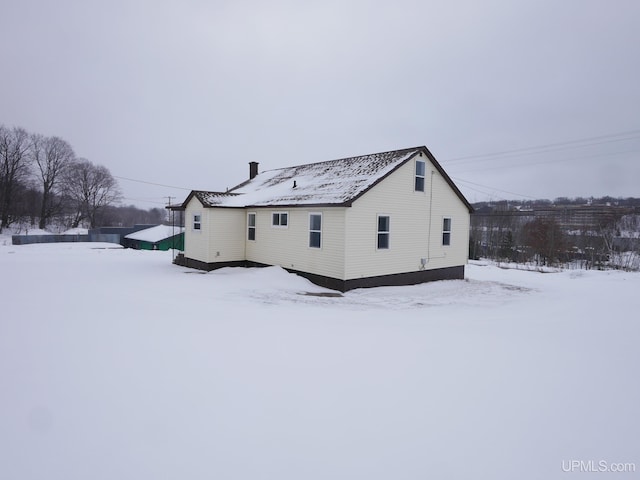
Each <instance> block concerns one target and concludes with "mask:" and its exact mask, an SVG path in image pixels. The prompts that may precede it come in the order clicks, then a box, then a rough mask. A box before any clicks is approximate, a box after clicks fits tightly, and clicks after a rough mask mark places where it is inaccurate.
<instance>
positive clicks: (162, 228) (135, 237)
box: [122, 225, 184, 250]
mask: <svg viewBox="0 0 640 480" xmlns="http://www.w3.org/2000/svg"><path fill="white" fill-rule="evenodd" d="M122 243H123V245H124V246H125V247H127V248H135V249H136V250H169V249H170V248H173V249H176V250H184V228H181V227H172V226H171V225H157V226H155V227H151V228H146V229H144V230H139V231H137V232H134V233H130V234H129V235H127V236H125V237H124V239H123V242H122Z"/></svg>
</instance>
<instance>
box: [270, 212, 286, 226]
mask: <svg viewBox="0 0 640 480" xmlns="http://www.w3.org/2000/svg"><path fill="white" fill-rule="evenodd" d="M271 225H272V226H273V227H286V226H288V225H289V214H288V213H287V212H274V213H272V214H271Z"/></svg>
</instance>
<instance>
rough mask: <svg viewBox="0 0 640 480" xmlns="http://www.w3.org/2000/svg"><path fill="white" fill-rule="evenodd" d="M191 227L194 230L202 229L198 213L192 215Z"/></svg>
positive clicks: (200, 217)
mask: <svg viewBox="0 0 640 480" xmlns="http://www.w3.org/2000/svg"><path fill="white" fill-rule="evenodd" d="M193 229H194V230H201V229H202V216H201V215H200V214H199V213H197V214H195V215H194V216H193Z"/></svg>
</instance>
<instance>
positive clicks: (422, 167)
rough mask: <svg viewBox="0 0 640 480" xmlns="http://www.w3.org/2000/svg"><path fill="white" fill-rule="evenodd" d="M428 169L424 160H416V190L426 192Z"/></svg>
mask: <svg viewBox="0 0 640 480" xmlns="http://www.w3.org/2000/svg"><path fill="white" fill-rule="evenodd" d="M426 171H427V166H426V163H425V162H424V160H416V183H415V190H416V192H424V177H425V173H426Z"/></svg>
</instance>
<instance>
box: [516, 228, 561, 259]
mask: <svg viewBox="0 0 640 480" xmlns="http://www.w3.org/2000/svg"><path fill="white" fill-rule="evenodd" d="M523 233H524V238H525V242H526V244H527V245H528V246H530V247H531V248H532V250H533V252H534V253H535V254H536V256H537V258H538V263H540V264H542V265H547V264H553V263H555V262H556V261H558V260H559V259H560V256H561V255H562V252H563V251H564V249H565V238H564V235H563V233H562V231H561V230H560V226H559V225H558V223H557V222H556V221H555V220H554V219H552V218H543V217H539V218H536V219H535V220H532V221H530V222H528V223H526V224H525V225H524V230H523Z"/></svg>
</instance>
